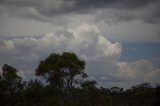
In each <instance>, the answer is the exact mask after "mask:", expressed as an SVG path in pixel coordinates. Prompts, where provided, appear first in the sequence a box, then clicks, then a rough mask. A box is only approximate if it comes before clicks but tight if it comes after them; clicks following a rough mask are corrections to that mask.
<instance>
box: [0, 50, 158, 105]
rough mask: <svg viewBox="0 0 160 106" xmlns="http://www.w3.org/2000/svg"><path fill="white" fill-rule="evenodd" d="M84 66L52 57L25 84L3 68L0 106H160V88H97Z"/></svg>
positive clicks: (68, 57)
mask: <svg viewBox="0 0 160 106" xmlns="http://www.w3.org/2000/svg"><path fill="white" fill-rule="evenodd" d="M84 68H85V62H84V61H82V60H80V59H78V57H77V56H76V55H75V54H73V53H67V52H64V53H62V54H51V55H50V56H49V57H48V58H46V59H45V60H43V61H40V63H39V65H38V67H37V69H36V72H35V73H36V75H37V76H43V77H44V78H45V79H46V81H47V83H46V84H43V83H42V82H41V81H39V80H37V79H34V80H30V81H29V82H23V81H22V78H21V77H20V76H18V75H17V70H16V69H15V68H14V67H12V66H10V65H7V64H5V65H3V67H2V73H1V74H0V106H160V101H159V100H160V86H159V85H157V86H156V87H152V86H151V85H150V83H147V82H145V83H141V84H138V85H135V86H132V87H131V88H130V89H127V90H123V88H119V87H112V88H110V89H109V88H103V87H100V88H97V87H96V81H91V80H87V79H86V78H87V74H86V73H85V72H84V71H83V70H84Z"/></svg>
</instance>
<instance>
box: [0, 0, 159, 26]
mask: <svg viewBox="0 0 160 106" xmlns="http://www.w3.org/2000/svg"><path fill="white" fill-rule="evenodd" d="M159 4H160V1H159V0H0V11H1V12H3V13H6V12H8V13H9V14H12V15H14V16H16V17H21V18H33V19H35V20H39V21H47V20H48V18H51V17H55V16H57V15H66V14H68V13H72V14H85V13H95V10H100V11H101V10H104V9H111V10H113V11H114V12H115V11H116V13H118V14H113V15H114V16H116V17H117V20H118V21H121V20H125V21H128V20H132V19H141V20H144V21H145V22H149V23H153V22H159V21H160V20H159V17H160V7H159ZM149 6H150V7H151V6H152V7H151V9H149V10H147V9H144V12H145V13H146V12H148V13H147V14H148V16H147V15H146V14H145V15H140V16H137V15H135V14H134V13H133V12H135V11H136V12H139V10H140V9H142V8H145V7H146V8H147V7H148V8H150V7H149ZM122 10H127V11H129V15H128V13H126V15H121V12H122ZM114 12H113V13H114ZM141 12H142V13H143V11H141ZM137 17H138V18H137Z"/></svg>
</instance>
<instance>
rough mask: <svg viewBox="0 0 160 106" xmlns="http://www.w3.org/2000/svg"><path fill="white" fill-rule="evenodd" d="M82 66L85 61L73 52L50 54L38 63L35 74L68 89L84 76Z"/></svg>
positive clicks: (53, 84)
mask: <svg viewBox="0 0 160 106" xmlns="http://www.w3.org/2000/svg"><path fill="white" fill-rule="evenodd" d="M84 67H85V62H84V61H82V60H80V59H78V57H77V56H76V55H75V54H74V53H68V52H64V53H62V54H51V55H50V56H49V57H48V58H46V59H45V60H44V61H41V62H40V63H39V65H38V68H37V69H36V75H38V76H44V77H46V76H47V77H48V78H47V81H49V83H50V84H51V85H52V86H54V87H57V88H59V89H65V91H68V90H69V89H71V88H72V87H73V84H77V83H78V81H80V79H81V78H83V77H85V76H84V75H85V74H84V71H83V70H84ZM75 82H76V83H75ZM79 83H80V82H79Z"/></svg>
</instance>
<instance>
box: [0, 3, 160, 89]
mask: <svg viewBox="0 0 160 106" xmlns="http://www.w3.org/2000/svg"><path fill="white" fill-rule="evenodd" d="M0 13H1V15H0V66H2V65H3V64H5V63H8V64H10V65H13V66H14V67H16V68H17V69H18V70H19V75H21V76H22V77H23V78H24V79H26V80H28V79H31V78H34V77H35V76H34V70H35V68H36V67H37V64H38V63H39V61H40V60H43V59H44V58H46V57H47V56H48V55H49V54H50V53H52V52H53V53H55V52H56V53H61V52H63V51H69V52H74V53H76V54H77V55H78V56H79V58H81V59H83V60H85V61H86V69H85V71H86V72H87V73H88V74H89V76H90V78H91V79H94V80H96V81H97V82H98V84H99V86H104V87H111V86H120V87H126V88H127V87H129V86H131V85H134V84H139V83H141V82H146V81H147V82H150V83H152V84H156V83H160V77H159V76H160V30H159V29H160V0H0Z"/></svg>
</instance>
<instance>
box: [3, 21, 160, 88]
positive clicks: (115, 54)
mask: <svg viewBox="0 0 160 106" xmlns="http://www.w3.org/2000/svg"><path fill="white" fill-rule="evenodd" d="M63 51H69V52H74V53H76V54H77V55H78V56H79V57H80V58H81V59H84V60H85V61H86V70H85V71H86V72H87V73H88V74H89V75H90V76H91V77H94V79H96V80H97V81H98V82H100V84H101V82H105V83H106V84H107V83H109V82H117V83H118V82H123V83H125V84H126V85H125V86H127V84H128V82H141V81H152V82H156V81H157V82H159V77H158V75H159V72H160V71H159V68H155V66H154V65H153V64H152V63H151V62H150V61H149V60H138V61H134V62H126V61H119V58H120V55H121V51H122V45H121V44H120V43H119V42H111V41H109V40H108V39H106V38H105V37H104V36H102V35H101V33H100V31H99V29H98V28H97V27H96V26H95V25H89V24H86V23H84V24H82V25H80V26H79V27H77V28H74V29H67V30H62V31H56V32H55V33H49V34H46V35H44V36H41V37H24V38H13V39H9V40H2V41H1V42H0V53H1V55H0V61H1V63H0V64H3V63H4V62H6V63H10V64H13V65H14V66H16V67H19V69H20V70H24V71H23V72H20V75H22V76H25V73H26V76H27V77H30V76H31V74H32V75H33V74H34V69H35V67H36V65H37V64H38V62H39V61H40V60H41V59H44V58H45V57H46V56H47V55H49V54H50V53H52V52H58V53H61V52H63ZM2 62H3V63H2ZM29 68H30V69H29ZM25 70H33V71H32V72H31V71H25Z"/></svg>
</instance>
